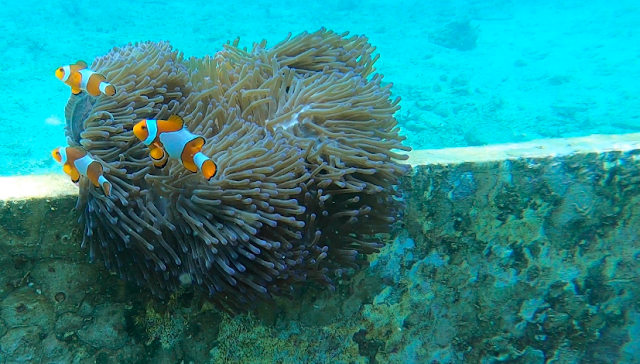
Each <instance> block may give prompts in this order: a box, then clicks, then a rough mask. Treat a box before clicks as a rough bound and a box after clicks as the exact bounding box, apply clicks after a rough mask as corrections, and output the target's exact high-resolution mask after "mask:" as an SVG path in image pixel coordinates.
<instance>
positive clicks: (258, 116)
mask: <svg viewBox="0 0 640 364" xmlns="http://www.w3.org/2000/svg"><path fill="white" fill-rule="evenodd" d="M374 50H375V48H374V47H372V46H371V45H370V44H369V43H368V40H367V38H365V37H363V36H351V37H348V34H347V33H344V34H337V33H334V32H331V31H327V30H325V29H321V30H319V31H318V32H315V33H312V34H309V33H306V32H305V33H302V34H300V35H298V36H296V37H293V38H292V37H291V35H289V36H288V37H287V38H286V39H285V40H284V41H282V42H280V43H279V44H277V45H275V46H274V47H271V48H267V47H266V42H265V41H263V42H261V43H255V44H254V45H253V47H252V49H251V50H247V49H246V48H245V49H241V48H239V47H238V40H236V41H234V42H233V43H228V44H226V45H225V46H224V49H223V50H222V51H219V52H218V53H216V54H215V55H214V56H213V57H210V56H206V57H203V58H195V57H192V58H189V59H185V58H184V56H183V54H182V53H180V52H177V51H175V50H173V49H172V47H171V46H170V45H169V43H167V42H159V43H155V42H146V43H136V44H129V45H127V46H125V47H122V48H114V49H113V50H112V51H110V52H109V53H108V54H107V55H105V56H103V57H100V58H97V59H96V60H94V61H93V64H92V65H91V66H90V67H91V69H93V70H95V71H97V72H100V73H101V74H103V75H104V76H105V77H106V78H107V80H108V81H109V82H111V83H112V84H114V85H116V87H117V90H118V92H117V94H116V95H115V96H113V97H109V96H104V95H103V96H99V97H93V96H90V95H87V94H86V93H83V94H81V95H79V96H71V99H70V100H69V102H68V104H67V107H66V110H65V111H66V133H67V139H68V143H69V144H70V145H81V146H83V147H84V148H85V149H86V150H87V151H89V152H90V153H91V155H92V156H93V157H94V158H96V159H97V160H99V161H101V162H102V163H103V164H104V166H105V175H106V177H107V179H109V180H110V181H111V182H112V184H113V190H112V196H111V197H110V198H109V197H107V196H105V195H104V194H103V193H102V191H101V190H99V189H97V188H95V187H93V186H92V185H91V184H89V183H87V182H86V181H82V183H81V185H80V197H79V199H78V210H79V211H81V217H80V223H81V224H82V226H83V229H84V240H83V246H88V247H89V250H90V257H91V259H92V260H95V259H98V260H102V261H103V262H104V264H105V265H106V267H107V268H109V269H110V270H112V271H114V272H116V273H117V274H119V276H120V277H121V278H122V279H125V280H129V281H133V282H136V283H138V284H139V285H145V286H147V287H149V288H150V289H151V291H152V292H153V293H154V294H155V295H157V296H160V297H165V296H167V295H168V294H170V293H171V292H174V291H177V290H178V289H179V288H180V286H181V285H183V284H185V283H191V284H193V285H195V286H197V287H201V288H203V289H205V290H206V291H207V292H208V293H209V295H210V297H211V300H212V301H214V302H215V303H218V304H220V306H221V307H224V308H226V309H229V310H231V311H240V310H244V309H246V308H248V307H250V306H251V303H252V302H253V301H255V300H257V299H268V298H270V297H272V296H273V295H287V294H290V293H291V291H292V290H293V289H294V288H295V287H296V286H297V285H298V284H299V283H301V282H305V281H313V282H317V283H320V284H322V285H325V286H327V287H329V288H333V283H332V278H334V277H335V276H336V275H337V274H340V273H341V272H343V271H344V270H345V269H348V268H358V267H361V266H363V265H365V264H366V262H367V255H368V254H370V253H373V252H376V251H378V249H379V248H380V247H381V246H382V245H383V241H384V239H385V234H388V233H389V232H390V231H391V229H392V228H393V226H394V223H396V222H397V220H398V217H399V216H400V213H401V210H402V206H403V203H402V198H401V191H400V190H399V188H398V183H399V177H400V176H402V175H403V174H404V173H405V172H406V170H407V167H406V166H405V165H402V164H401V162H400V161H402V160H405V159H406V158H407V157H406V155H405V154H403V151H407V150H409V148H408V147H406V146H403V145H402V141H403V140H404V138H403V137H401V136H400V135H399V134H398V131H399V129H398V127H397V122H396V120H395V118H394V117H393V114H394V113H395V112H396V111H397V110H398V109H399V105H398V104H399V99H396V100H391V99H390V96H391V92H390V88H391V85H390V84H387V85H383V83H382V76H381V75H379V74H375V73H374V72H375V69H374V68H373V66H374V63H375V61H376V60H377V56H375V57H374V56H373V52H374ZM174 114H178V115H181V116H182V117H183V118H184V120H185V124H186V127H187V128H188V129H189V130H190V131H191V132H193V133H195V134H199V135H202V136H204V137H205V138H206V140H207V142H206V144H205V146H204V148H203V152H204V153H205V154H206V155H207V156H209V157H211V158H212V159H213V160H214V161H215V162H216V163H217V165H218V168H219V171H218V174H217V175H216V176H215V177H214V178H213V179H211V181H207V180H205V179H204V177H203V176H202V174H199V173H191V172H189V171H187V170H186V169H185V168H184V167H183V166H182V165H181V164H180V163H179V162H176V161H173V160H171V161H169V163H168V165H167V166H166V167H164V168H162V169H158V168H155V167H154V166H153V165H152V163H151V160H150V157H149V151H148V149H147V147H146V146H145V145H144V144H143V143H141V142H139V141H138V139H137V138H136V137H135V136H134V135H133V133H132V128H133V126H134V124H135V123H136V122H138V121H139V120H140V119H143V118H153V119H166V118H168V117H169V116H171V115H174Z"/></svg>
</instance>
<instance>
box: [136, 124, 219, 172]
mask: <svg viewBox="0 0 640 364" xmlns="http://www.w3.org/2000/svg"><path fill="white" fill-rule="evenodd" d="M133 134H135V136H136V137H137V138H138V139H140V140H141V141H142V142H143V143H144V144H146V145H147V146H148V147H149V149H150V152H149V155H150V156H151V159H152V160H153V164H154V165H155V166H156V167H157V168H163V167H164V166H165V165H166V164H167V160H168V158H174V159H177V160H179V161H180V162H181V163H182V165H183V166H184V167H185V168H186V169H188V170H189V171H191V172H194V173H195V172H197V171H198V170H200V171H202V174H203V175H204V177H205V178H206V179H207V180H210V179H211V178H213V176H215V175H216V172H217V171H218V166H216V164H215V163H214V162H213V161H212V160H211V159H210V158H209V157H207V156H206V155H204V154H203V153H202V152H201V151H202V146H203V145H204V142H205V140H204V138H203V137H201V136H197V135H195V134H193V133H191V132H190V131H189V130H187V128H185V127H184V120H182V118H181V117H180V116H178V115H172V116H171V117H169V119H167V120H154V119H143V120H142V121H140V122H138V123H137V124H136V125H135V126H134V127H133Z"/></svg>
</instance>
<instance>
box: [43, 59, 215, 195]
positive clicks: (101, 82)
mask: <svg viewBox="0 0 640 364" xmlns="http://www.w3.org/2000/svg"><path fill="white" fill-rule="evenodd" d="M55 74H56V77H57V78H58V79H59V80H60V81H62V82H64V83H65V84H66V85H67V86H69V87H71V93H72V94H74V95H79V94H81V93H82V92H87V93H88V94H89V95H91V96H100V95H106V96H113V95H115V94H116V87H115V86H114V85H112V84H110V83H109V82H107V80H106V78H105V77H104V76H103V75H101V74H99V73H97V72H94V71H92V70H91V69H89V66H88V65H87V63H86V62H84V61H78V62H76V63H75V64H72V65H67V66H63V67H60V68H58V69H57V70H56V72H55ZM133 134H134V135H135V136H136V138H138V139H139V140H140V141H141V142H142V143H144V144H145V145H146V146H147V147H148V148H149V156H150V157H151V161H152V163H153V165H154V166H155V167H156V168H163V167H164V166H165V165H166V164H167V162H168V160H169V158H173V159H175V160H178V161H180V163H181V164H182V165H183V166H184V167H185V168H186V169H187V170H189V171H191V172H193V173H196V172H198V171H200V172H201V173H202V174H203V176H204V177H205V178H206V179H207V180H211V178H213V177H214V176H215V175H216V172H217V170H218V167H217V165H216V164H215V163H214V162H213V161H212V160H211V158H209V157H207V156H206V155H204V154H203V153H202V147H203V146H204V143H205V140H204V138H203V137H201V136H198V135H195V134H193V133H191V132H190V131H189V130H188V129H187V128H186V127H185V125H184V120H183V119H182V118H181V117H180V116H178V115H172V116H170V117H169V118H168V119H167V120H155V119H143V120H141V121H139V122H138V123H137V124H135V125H134V127H133ZM51 155H52V156H53V159H55V160H56V162H58V163H59V164H60V165H61V166H62V169H63V171H64V172H65V173H66V174H67V175H69V177H71V181H73V183H75V184H76V185H77V184H78V183H79V181H80V176H84V177H86V178H88V179H89V181H91V183H93V185H94V186H96V187H98V188H102V190H103V191H104V194H105V195H107V196H111V189H112V185H111V182H109V181H108V180H107V179H106V178H105V176H104V168H103V166H102V164H101V163H100V162H99V161H97V160H95V159H94V158H92V157H91V155H89V153H87V151H86V150H84V149H83V148H81V147H72V146H66V147H58V148H56V149H54V150H53V151H52V152H51Z"/></svg>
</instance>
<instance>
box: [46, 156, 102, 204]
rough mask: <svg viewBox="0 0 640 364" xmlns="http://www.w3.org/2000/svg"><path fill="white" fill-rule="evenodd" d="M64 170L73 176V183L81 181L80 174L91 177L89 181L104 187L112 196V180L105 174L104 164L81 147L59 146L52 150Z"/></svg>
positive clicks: (54, 157)
mask: <svg viewBox="0 0 640 364" xmlns="http://www.w3.org/2000/svg"><path fill="white" fill-rule="evenodd" d="M51 155H52V156H53V159H55V160H56V162H58V163H59V164H60V165H61V166H62V169H63V170H64V173H66V174H68V175H69V177H71V181H72V182H73V183H76V184H77V183H78V182H79V181H80V175H82V176H85V177H87V178H89V181H91V183H93V185H94V186H96V187H102V190H103V191H104V194H105V195H107V196H111V182H109V181H107V179H106V178H105V177H104V175H103V169H102V164H100V162H98V161H97V160H95V159H93V158H91V156H90V155H89V154H88V153H87V152H86V151H85V150H84V149H81V148H76V147H58V148H56V149H54V150H53V151H52V152H51Z"/></svg>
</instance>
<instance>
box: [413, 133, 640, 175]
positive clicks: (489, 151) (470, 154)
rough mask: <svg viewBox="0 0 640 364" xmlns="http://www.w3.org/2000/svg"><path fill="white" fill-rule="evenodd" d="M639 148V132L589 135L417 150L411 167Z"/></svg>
mask: <svg viewBox="0 0 640 364" xmlns="http://www.w3.org/2000/svg"><path fill="white" fill-rule="evenodd" d="M637 149H640V133H634V134H620V135H590V136H586V137H579V138H558V139H540V140H534V141H530V142H524V143H510V144H496V145H486V146H481V147H464V148H447V149H428V150H416V151H413V152H411V153H410V157H409V163H410V164H411V166H414V167H415V166H420V165H433V164H440V165H442V164H460V163H480V162H490V161H500V160H513V159H519V158H546V157H559V156H566V155H571V154H580V153H585V154H586V153H605V152H612V151H620V152H625V151H630V150H637Z"/></svg>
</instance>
